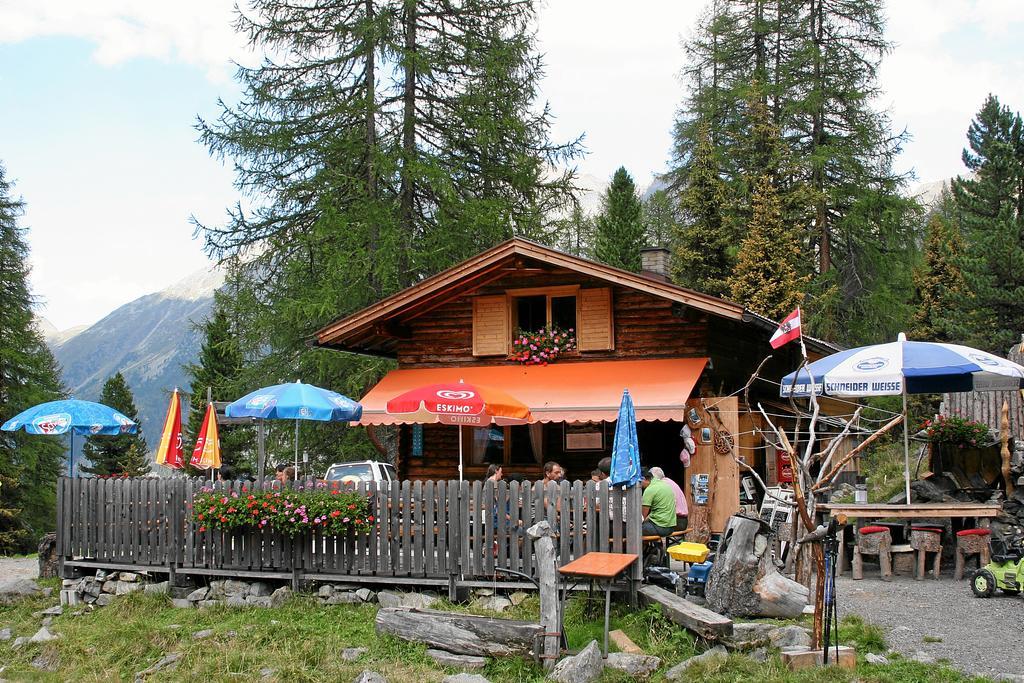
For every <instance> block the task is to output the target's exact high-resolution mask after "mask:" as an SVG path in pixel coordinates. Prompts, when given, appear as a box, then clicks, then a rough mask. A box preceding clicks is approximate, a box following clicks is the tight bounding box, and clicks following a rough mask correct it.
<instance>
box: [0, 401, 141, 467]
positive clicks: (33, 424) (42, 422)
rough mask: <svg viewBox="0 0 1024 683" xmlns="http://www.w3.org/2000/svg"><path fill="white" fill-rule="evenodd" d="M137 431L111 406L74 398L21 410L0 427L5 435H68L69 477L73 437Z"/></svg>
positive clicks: (127, 419) (73, 444) (72, 458)
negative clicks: (16, 432)
mask: <svg viewBox="0 0 1024 683" xmlns="http://www.w3.org/2000/svg"><path fill="white" fill-rule="evenodd" d="M138 428H139V427H138V425H137V424H135V422H133V421H132V420H131V419H129V418H128V417H127V416H126V415H123V414H121V413H119V412H118V411H116V410H114V409H113V408H111V407H110V406H105V405H103V404H102V403H94V402H93V401H79V400H77V399H73V398H69V399H64V400H61V401H49V402H47V403H40V404H39V405H37V406H33V407H31V408H29V409H27V410H23V411H22V412H20V413H18V414H17V415H15V416H14V417H12V418H11V419H10V420H8V421H7V422H4V423H3V425H0V430H3V431H5V432H14V431H17V430H19V429H24V430H25V431H26V432H27V433H29V434H67V433H69V432H70V434H71V454H70V455H69V460H68V473H69V475H71V476H74V474H75V461H74V457H75V436H74V435H75V434H81V435H85V436H96V435H98V434H105V435H108V436H116V435H118V434H134V433H135V432H136V431H138Z"/></svg>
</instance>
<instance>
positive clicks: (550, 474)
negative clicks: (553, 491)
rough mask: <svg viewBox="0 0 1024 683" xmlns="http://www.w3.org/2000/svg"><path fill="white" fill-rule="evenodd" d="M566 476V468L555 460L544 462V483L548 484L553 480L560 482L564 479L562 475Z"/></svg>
mask: <svg viewBox="0 0 1024 683" xmlns="http://www.w3.org/2000/svg"><path fill="white" fill-rule="evenodd" d="M564 476H565V472H564V470H562V466H561V465H559V464H558V463H557V462H555V461H554V460H551V461H549V462H546V463H544V483H545V484H547V483H548V482H552V481H553V482H555V483H558V482H560V481H562V477H564Z"/></svg>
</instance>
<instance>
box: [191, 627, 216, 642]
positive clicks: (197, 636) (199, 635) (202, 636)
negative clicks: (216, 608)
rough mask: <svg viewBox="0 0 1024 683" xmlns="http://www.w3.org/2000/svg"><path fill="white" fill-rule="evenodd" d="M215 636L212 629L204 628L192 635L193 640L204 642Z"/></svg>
mask: <svg viewBox="0 0 1024 683" xmlns="http://www.w3.org/2000/svg"><path fill="white" fill-rule="evenodd" d="M212 635H213V629H212V628H204V629H203V630H202V631H196V632H195V633H193V634H192V640H203V639H205V638H209V637H210V636H212Z"/></svg>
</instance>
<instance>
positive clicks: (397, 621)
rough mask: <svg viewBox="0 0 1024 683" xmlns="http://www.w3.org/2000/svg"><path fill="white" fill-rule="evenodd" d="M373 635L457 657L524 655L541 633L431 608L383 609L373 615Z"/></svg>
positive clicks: (527, 625) (533, 626)
mask: <svg viewBox="0 0 1024 683" xmlns="http://www.w3.org/2000/svg"><path fill="white" fill-rule="evenodd" d="M376 628H377V633H388V634H390V635H393V636H395V637H397V638H401V639H402V640H408V641H412V642H415V643H426V644H427V645H429V646H430V647H433V648H438V649H441V650H447V651H448V652H454V653H455V654H460V655H477V656H480V657H505V656H508V655H525V654H528V653H530V652H532V651H533V648H534V643H535V642H536V641H537V638H538V637H539V636H540V634H541V633H542V632H543V631H542V629H541V626H540V624H537V623H534V622H530V621H513V620H511V619H494V618H491V617H478V616H474V615H471V614H454V613H452V612H441V611H438V610H432V609H416V608H409V607H385V608H383V609H381V610H378V612H377V619H376Z"/></svg>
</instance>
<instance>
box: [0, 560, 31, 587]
mask: <svg viewBox="0 0 1024 683" xmlns="http://www.w3.org/2000/svg"><path fill="white" fill-rule="evenodd" d="M37 576H39V560H38V559H36V558H34V557H27V558H26V557H0V581H8V580H10V579H34V578H36V577H37Z"/></svg>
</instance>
